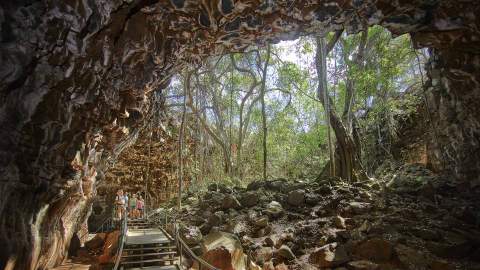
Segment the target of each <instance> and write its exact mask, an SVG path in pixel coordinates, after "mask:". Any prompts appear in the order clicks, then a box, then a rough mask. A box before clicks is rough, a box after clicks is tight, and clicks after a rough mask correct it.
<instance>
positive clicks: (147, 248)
mask: <svg viewBox="0 0 480 270" xmlns="http://www.w3.org/2000/svg"><path fill="white" fill-rule="evenodd" d="M176 248H177V247H176V246H154V247H140V248H124V249H123V251H138V250H153V249H155V250H158V249H176Z"/></svg>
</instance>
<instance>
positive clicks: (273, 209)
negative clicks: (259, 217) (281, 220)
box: [265, 201, 283, 218]
mask: <svg viewBox="0 0 480 270" xmlns="http://www.w3.org/2000/svg"><path fill="white" fill-rule="evenodd" d="M265 213H266V214H267V215H268V216H269V217H271V218H278V217H280V216H281V215H283V207H282V205H281V204H280V203H279V202H277V201H271V202H270V203H269V204H268V205H267V209H266V210H265Z"/></svg>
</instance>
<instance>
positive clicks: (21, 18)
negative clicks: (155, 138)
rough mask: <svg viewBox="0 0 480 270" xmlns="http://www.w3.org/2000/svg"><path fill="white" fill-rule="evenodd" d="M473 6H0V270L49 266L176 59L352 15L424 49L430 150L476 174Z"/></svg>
mask: <svg viewBox="0 0 480 270" xmlns="http://www.w3.org/2000/svg"><path fill="white" fill-rule="evenodd" d="M476 14H479V5H478V3H477V0H465V1H461V2H459V1H454V0H445V1H426V0H425V1H422V0H405V1H390V0H378V1H373V0H370V1H345V0H335V1H287V0H285V1H266V2H260V1H255V0H252V1H247V0H246V1H229V0H222V1H204V2H200V1H182V0H180V1H158V2H157V1H148V0H137V1H135V0H132V1H120V0H102V1H80V0H69V1H36V2H34V1H28V0H21V1H14V0H6V1H2V3H1V4H0V22H1V31H0V33H1V34H0V59H1V65H0V126H1V127H2V128H1V129H0V138H1V140H0V179H1V182H0V183H1V184H0V216H1V219H2V223H1V224H0V242H2V243H5V244H4V245H2V246H1V247H0V267H3V266H4V265H7V264H8V267H10V268H14V269H35V268H49V267H52V266H54V265H56V264H58V263H59V262H60V261H62V259H63V257H64V256H65V250H66V249H67V248H68V245H69V240H70V238H71V236H72V235H73V233H75V232H76V231H78V230H79V229H80V226H81V224H82V223H84V221H85V219H86V218H87V217H88V215H89V211H90V210H89V209H90V206H91V204H92V198H93V196H94V195H95V185H96V182H97V181H98V180H101V179H103V178H104V173H105V171H106V169H108V168H109V167H110V166H111V165H112V163H113V161H114V160H115V159H116V157H117V156H118V154H119V153H120V152H121V151H122V150H123V149H125V148H126V147H128V146H129V145H131V144H132V143H133V142H134V141H135V140H136V138H137V137H138V133H139V131H140V130H141V129H142V128H143V127H145V125H146V124H147V123H148V121H149V119H150V116H151V115H152V113H153V112H154V111H158V110H159V107H157V106H156V105H155V104H161V103H162V97H161V92H162V89H163V88H165V86H166V85H167V84H168V82H169V78H170V76H171V75H172V74H173V73H174V72H175V71H177V70H179V69H181V68H182V66H183V65H185V63H199V62H200V61H201V60H202V59H203V58H204V57H205V56H207V55H213V54H220V53H223V52H226V51H238V50H243V49H245V48H246V47H247V46H248V45H251V44H263V43H264V42H265V41H273V42H275V41H278V40H280V39H292V38H295V37H297V36H298V35H301V34H308V33H318V32H326V31H329V30H333V29H338V28H342V27H345V28H346V29H347V31H348V32H356V31H358V30H359V29H360V28H361V27H362V25H363V24H362V23H361V22H362V21H364V22H366V23H368V24H381V25H384V26H386V27H387V28H389V29H390V30H391V31H392V32H393V33H395V34H401V33H406V32H412V33H414V35H413V37H414V40H415V41H416V43H417V46H428V47H433V48H435V50H433V51H432V55H433V59H432V69H431V70H430V73H431V74H432V80H431V83H432V87H431V90H430V95H431V96H432V97H431V98H430V100H431V103H432V105H434V106H432V107H434V110H433V111H434V118H435V119H437V121H438V130H439V133H440V138H441V142H440V143H441V147H442V148H441V149H444V151H441V152H442V153H440V154H443V155H446V157H447V158H448V159H446V162H445V163H446V164H445V167H447V168H448V169H451V170H452V171H454V172H455V173H456V175H457V177H458V178H459V179H461V180H465V179H468V180H472V179H470V178H476V179H477V182H478V174H475V172H478V169H479V168H480V159H479V158H478V157H479V155H480V154H479V151H478V146H479V145H478V138H479V137H480V136H478V135H479V129H480V125H479V112H478V110H477V108H478V105H479V104H478V102H479V100H480V99H479V98H478V95H479V89H478V81H479V80H478V78H479V77H480V76H479V74H478V73H479V72H478V70H479V69H478V63H479V59H478V52H479V41H478V40H480V39H479V35H478V30H477V29H478V26H479V22H478V18H477V17H476ZM154 93H156V94H154ZM447 163H448V164H447ZM447 165H448V166H447Z"/></svg>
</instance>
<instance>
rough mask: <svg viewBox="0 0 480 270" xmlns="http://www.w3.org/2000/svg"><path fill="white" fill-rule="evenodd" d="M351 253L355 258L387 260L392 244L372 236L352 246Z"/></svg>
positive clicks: (377, 261) (390, 253)
mask: <svg viewBox="0 0 480 270" xmlns="http://www.w3.org/2000/svg"><path fill="white" fill-rule="evenodd" d="M353 254H354V256H355V257H357V258H360V259H364V260H370V261H373V262H376V263H379V262H387V261H389V260H390V259H391V257H392V254H393V246H392V244H391V243H390V242H388V241H387V240H385V239H382V238H372V239H369V240H366V241H364V242H361V243H360V244H359V245H357V246H356V247H354V250H353Z"/></svg>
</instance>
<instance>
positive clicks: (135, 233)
mask: <svg viewBox="0 0 480 270" xmlns="http://www.w3.org/2000/svg"><path fill="white" fill-rule="evenodd" d="M126 227H127V228H128V229H127V230H125V231H124V237H123V239H122V243H121V245H123V247H122V249H121V252H120V250H119V254H121V255H120V256H119V258H118V260H119V262H118V269H125V270H127V269H131V270H140V269H146V270H179V269H180V268H179V267H178V265H177V262H178V252H177V246H176V244H175V241H174V239H173V238H172V237H171V236H170V235H168V234H167V233H166V232H165V231H164V230H163V229H161V228H158V226H156V225H155V224H152V223H151V222H149V221H148V220H143V219H137V220H128V221H127V222H126ZM115 269H116V268H115Z"/></svg>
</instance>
